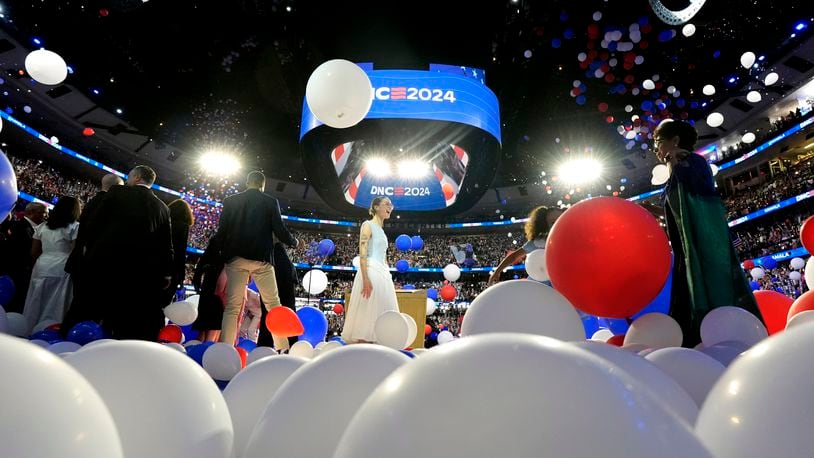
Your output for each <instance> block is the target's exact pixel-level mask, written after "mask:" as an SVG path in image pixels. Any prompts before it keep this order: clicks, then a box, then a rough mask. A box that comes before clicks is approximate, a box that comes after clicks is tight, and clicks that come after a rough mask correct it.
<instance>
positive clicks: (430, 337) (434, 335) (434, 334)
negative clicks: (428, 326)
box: [427, 331, 438, 342]
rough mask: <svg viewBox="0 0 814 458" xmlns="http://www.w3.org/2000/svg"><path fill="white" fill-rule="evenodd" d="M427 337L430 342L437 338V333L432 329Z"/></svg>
mask: <svg viewBox="0 0 814 458" xmlns="http://www.w3.org/2000/svg"><path fill="white" fill-rule="evenodd" d="M427 337H428V338H429V340H430V342H433V341H436V340H438V333H437V332H435V331H433V332H431V333H430V335H429V336H427Z"/></svg>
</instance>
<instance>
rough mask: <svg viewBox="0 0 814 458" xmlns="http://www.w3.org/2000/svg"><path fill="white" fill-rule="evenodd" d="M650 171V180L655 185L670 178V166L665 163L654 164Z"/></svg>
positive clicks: (661, 183)
mask: <svg viewBox="0 0 814 458" xmlns="http://www.w3.org/2000/svg"><path fill="white" fill-rule="evenodd" d="M651 173H652V175H653V177H652V178H651V179H650V182H651V183H652V184H653V185H655V186H659V185H663V184H664V183H667V181H668V180H669V179H670V167H668V166H667V164H656V166H655V167H653V171H652V172H651Z"/></svg>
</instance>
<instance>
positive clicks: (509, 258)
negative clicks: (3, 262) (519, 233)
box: [487, 248, 526, 285]
mask: <svg viewBox="0 0 814 458" xmlns="http://www.w3.org/2000/svg"><path fill="white" fill-rule="evenodd" d="M525 256H526V250H524V249H523V248H518V249H516V250H514V251H512V252H511V253H509V254H508V255H506V257H505V258H503V260H502V261H500V264H498V266H497V269H495V271H494V272H492V275H489V282H488V283H487V285H493V284H495V283H497V282H498V280H499V279H500V274H502V273H503V269H505V268H507V267H509V266H513V265H514V263H516V262H517V261H518V260H519V259H522V258H523V257H525Z"/></svg>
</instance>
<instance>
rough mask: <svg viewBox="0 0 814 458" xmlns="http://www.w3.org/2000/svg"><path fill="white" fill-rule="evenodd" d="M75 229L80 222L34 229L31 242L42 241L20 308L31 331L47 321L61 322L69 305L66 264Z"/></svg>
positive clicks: (43, 225) (71, 286) (71, 292)
mask: <svg viewBox="0 0 814 458" xmlns="http://www.w3.org/2000/svg"><path fill="white" fill-rule="evenodd" d="M78 230H79V223H71V224H70V225H68V226H67V227H63V228H59V229H49V228H48V226H47V224H45V223H43V224H40V225H39V226H37V228H36V229H35V230H34V239H35V240H39V241H41V242H42V254H41V255H40V257H39V258H37V262H36V263H35V264H34V270H33V271H32V273H31V284H30V286H29V287H28V294H27V295H26V297H25V309H23V315H25V317H26V318H27V319H28V324H30V325H31V326H32V327H33V328H36V327H37V325H39V324H41V323H44V322H46V321H47V322H49V323H62V319H63V318H64V317H65V312H66V311H67V309H68V306H69V305H70V304H71V300H72V299H73V284H72V283H71V277H70V276H69V275H68V274H67V273H66V272H65V261H67V260H68V255H70V254H71V242H73V241H74V240H76V234H77V232H78Z"/></svg>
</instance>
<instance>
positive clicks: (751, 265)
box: [743, 259, 755, 270]
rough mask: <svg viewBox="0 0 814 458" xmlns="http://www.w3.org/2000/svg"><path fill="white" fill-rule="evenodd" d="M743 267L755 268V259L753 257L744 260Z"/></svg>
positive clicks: (747, 268)
mask: <svg viewBox="0 0 814 458" xmlns="http://www.w3.org/2000/svg"><path fill="white" fill-rule="evenodd" d="M743 268H744V269H746V270H752V269H754V268H755V261H752V260H751V259H747V260H746V261H743Z"/></svg>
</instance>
